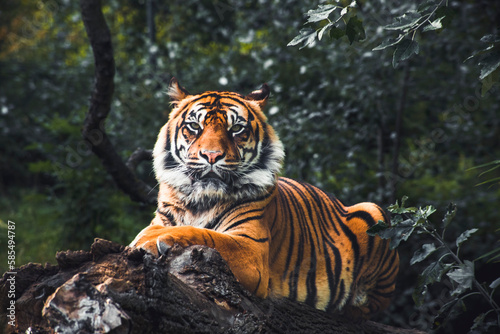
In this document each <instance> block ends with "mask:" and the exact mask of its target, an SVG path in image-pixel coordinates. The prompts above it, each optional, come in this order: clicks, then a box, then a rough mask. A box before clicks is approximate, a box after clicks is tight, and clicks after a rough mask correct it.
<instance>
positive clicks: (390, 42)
mask: <svg viewBox="0 0 500 334" xmlns="http://www.w3.org/2000/svg"><path fill="white" fill-rule="evenodd" d="M404 37H405V35H400V36H399V37H398V38H388V39H386V40H385V41H383V42H382V43H381V44H380V45H378V46H377V47H375V48H373V51H378V50H384V49H387V48H389V47H391V46H394V45H396V44H398V43H399V42H401V41H402V40H403V38H404Z"/></svg>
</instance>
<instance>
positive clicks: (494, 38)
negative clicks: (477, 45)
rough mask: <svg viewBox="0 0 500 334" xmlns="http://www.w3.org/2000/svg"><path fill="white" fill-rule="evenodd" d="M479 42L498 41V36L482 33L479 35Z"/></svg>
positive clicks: (499, 39) (499, 41) (499, 38)
mask: <svg viewBox="0 0 500 334" xmlns="http://www.w3.org/2000/svg"><path fill="white" fill-rule="evenodd" d="M481 42H483V43H500V36H498V35H495V34H490V35H484V36H483V37H481Z"/></svg>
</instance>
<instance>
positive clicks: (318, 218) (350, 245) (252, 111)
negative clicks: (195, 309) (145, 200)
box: [131, 79, 399, 318]
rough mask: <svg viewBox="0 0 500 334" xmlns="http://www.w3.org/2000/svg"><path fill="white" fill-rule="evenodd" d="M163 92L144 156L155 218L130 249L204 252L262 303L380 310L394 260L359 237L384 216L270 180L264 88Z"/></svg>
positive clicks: (277, 161)
mask: <svg viewBox="0 0 500 334" xmlns="http://www.w3.org/2000/svg"><path fill="white" fill-rule="evenodd" d="M169 95H170V97H171V99H172V104H173V110H172V112H171V115H170V119H169V121H168V123H167V124H166V125H165V126H164V127H163V128H162V129H161V131H160V134H159V136H158V140H157V143H156V145H155V148H154V154H153V155H154V169H155V173H156V177H157V179H158V182H159V184H160V193H159V196H158V209H157V213H156V217H155V218H154V220H153V221H152V223H151V225H150V226H148V227H146V228H145V229H144V230H143V231H142V232H140V233H139V235H138V236H137V237H136V238H135V240H134V241H133V242H132V243H131V246H134V247H140V248H144V249H146V250H147V251H149V252H151V253H153V254H155V255H158V254H159V253H163V252H165V251H166V250H167V249H168V248H169V246H170V245H173V244H180V245H181V246H188V245H195V244H200V245H207V246H209V247H213V248H215V249H217V250H218V251H219V252H220V254H221V255H222V257H223V258H224V259H225V260H226V261H227V262H228V264H229V267H230V268H231V270H232V271H233V273H234V274H235V276H236V277H237V278H238V279H239V281H240V282H241V283H242V284H243V286H245V287H246V288H247V289H248V290H250V291H252V292H253V293H254V294H256V295H257V296H260V297H264V298H265V297H268V296H273V297H288V298H291V299H293V300H297V301H301V302H305V303H307V304H309V305H311V306H314V307H316V308H318V309H322V310H326V311H327V312H340V311H344V312H345V313H348V314H349V315H352V316H354V317H359V316H362V317H365V318H368V317H369V316H370V315H371V314H373V313H376V312H378V311H381V310H383V309H385V308H386V307H387V306H388V305H389V302H390V299H391V296H392V294H393V291H394V287H395V280H396V275H397V273H398V265H399V259H398V254H397V252H396V251H394V250H390V249H389V243H388V241H387V240H382V239H380V238H378V237H370V236H368V234H367V233H366V230H367V229H368V228H369V227H370V226H372V225H374V224H376V223H377V222H378V221H379V220H383V221H386V222H388V219H387V217H386V215H385V214H384V212H383V211H382V210H381V209H380V208H379V207H378V206H376V205H375V204H373V203H360V204H356V205H354V206H344V205H343V204H342V203H341V202H340V201H339V200H338V199H336V198H335V197H333V196H332V195H330V194H327V193H325V192H323V191H322V190H320V189H318V188H316V187H314V186H312V185H309V184H306V183H301V182H297V181H294V180H291V179H287V178H283V177H278V172H279V170H280V168H281V164H282V160H283V157H284V153H283V147H282V144H281V142H280V140H279V139H278V137H277V136H276V134H275V132H274V130H273V129H272V127H271V126H270V125H269V124H268V123H267V122H266V117H265V116H264V114H263V112H262V110H261V108H262V107H263V106H264V105H265V102H266V100H267V97H268V95H269V88H268V87H267V85H264V86H263V87H262V88H261V89H260V90H257V91H254V92H252V93H251V94H249V95H247V96H245V97H244V96H242V95H239V94H237V93H231V92H205V93H202V94H199V95H190V94H189V93H188V92H187V91H186V90H185V89H184V88H182V87H181V86H180V85H179V84H178V83H177V81H176V80H175V79H173V80H172V82H171V85H170V89H169Z"/></svg>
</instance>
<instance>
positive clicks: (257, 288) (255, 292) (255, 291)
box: [253, 268, 262, 295]
mask: <svg viewBox="0 0 500 334" xmlns="http://www.w3.org/2000/svg"><path fill="white" fill-rule="evenodd" d="M255 270H257V272H258V273H259V281H258V282H257V286H256V287H255V290H254V291H253V294H254V295H255V294H257V290H259V286H260V281H261V280H262V274H261V273H260V270H259V269H257V268H255Z"/></svg>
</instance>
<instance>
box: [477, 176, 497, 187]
mask: <svg viewBox="0 0 500 334" xmlns="http://www.w3.org/2000/svg"><path fill="white" fill-rule="evenodd" d="M494 182H500V177H495V178H493V179H490V180H487V181H484V182H481V183H478V184H476V186H482V185H483V184H487V183H494Z"/></svg>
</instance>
